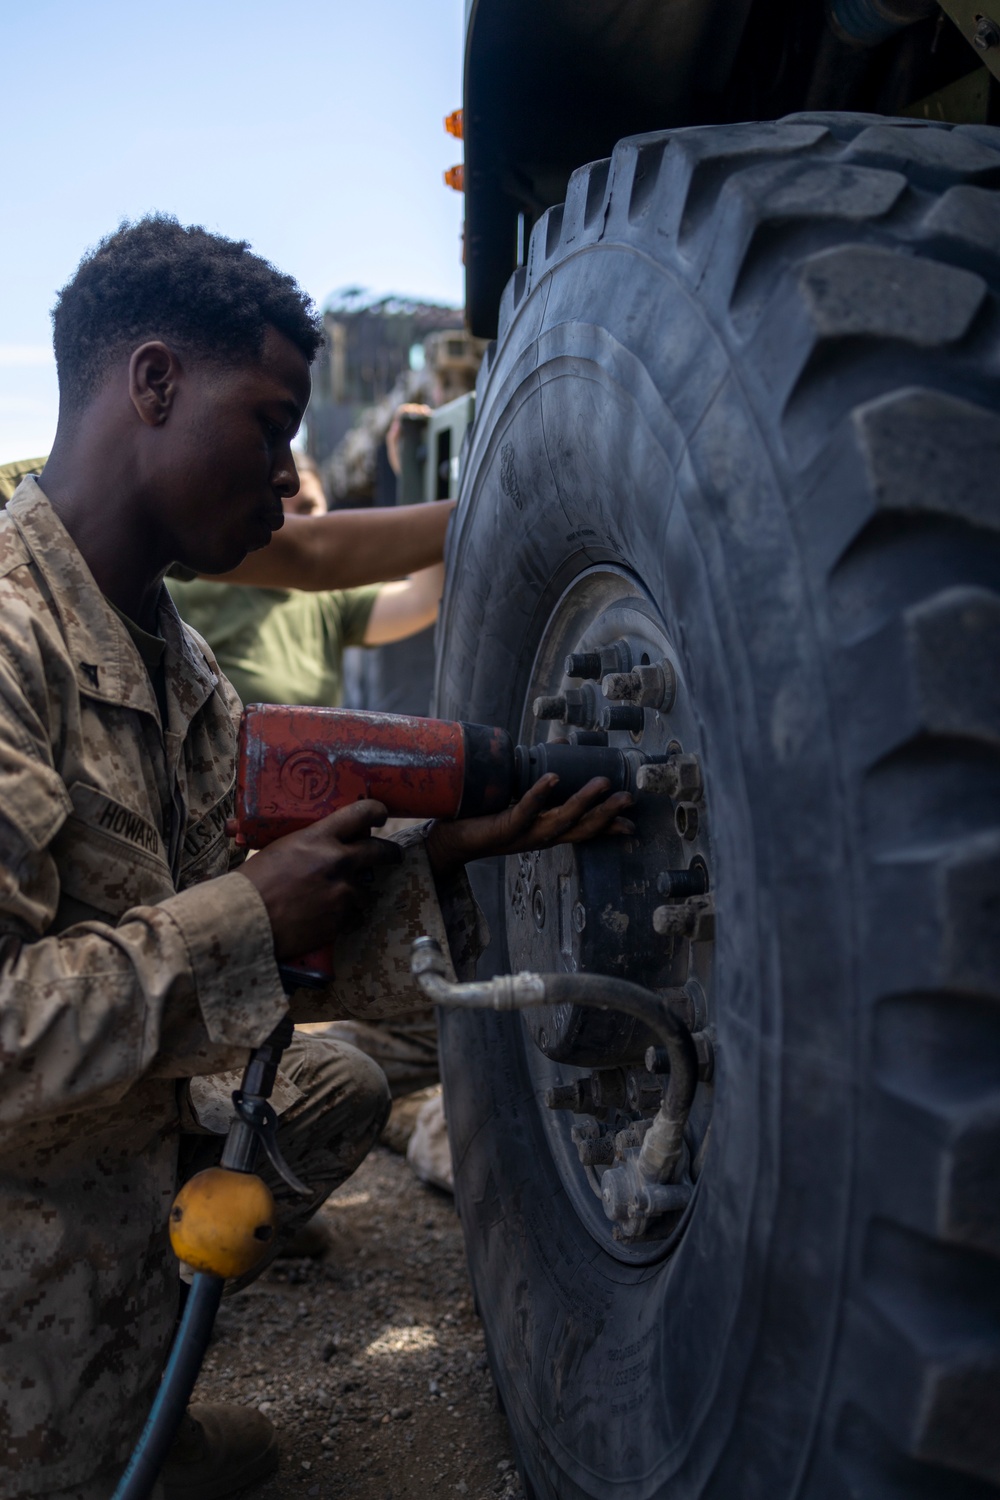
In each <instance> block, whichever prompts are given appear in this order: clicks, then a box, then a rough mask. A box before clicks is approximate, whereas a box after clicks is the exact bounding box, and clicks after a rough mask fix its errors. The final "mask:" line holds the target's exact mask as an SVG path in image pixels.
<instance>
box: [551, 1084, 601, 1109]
mask: <svg viewBox="0 0 1000 1500" xmlns="http://www.w3.org/2000/svg"><path fill="white" fill-rule="evenodd" d="M545 1103H546V1104H547V1105H548V1107H549V1109H569V1110H572V1111H573V1113H574V1114H577V1115H592V1114H593V1113H594V1110H595V1109H597V1108H598V1107H599V1106H598V1105H597V1104H595V1102H594V1095H593V1092H592V1090H591V1087H590V1079H589V1078H575V1079H574V1080H573V1082H572V1083H557V1084H556V1085H555V1087H554V1088H551V1089H549V1090H548V1091H547V1093H546V1095H545Z"/></svg>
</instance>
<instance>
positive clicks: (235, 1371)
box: [195, 1147, 524, 1500]
mask: <svg viewBox="0 0 1000 1500" xmlns="http://www.w3.org/2000/svg"><path fill="white" fill-rule="evenodd" d="M323 1215H324V1219H325V1222H326V1223H327V1224H328V1225H329V1227H330V1230H331V1233H332V1236H333V1244H332V1247H331V1249H330V1250H329V1252H328V1253H327V1254H326V1256H325V1257H324V1258H323V1259H322V1260H318V1261H305V1260H303V1261H280V1262H278V1263H277V1264H276V1265H275V1266H274V1267H273V1268H272V1269H271V1270H270V1271H269V1272H267V1273H266V1275H264V1276H263V1277H261V1279H260V1280H259V1281H258V1282H256V1283H255V1284H254V1285H253V1286H251V1287H249V1288H247V1290H246V1291H244V1292H241V1293H240V1294H239V1295H238V1296H236V1297H233V1298H232V1299H231V1300H228V1301H226V1302H225V1303H224V1304H223V1307H222V1310H221V1311H220V1314H219V1318H218V1323H217V1331H216V1335H215V1337H214V1339H213V1343H212V1346H211V1348H210V1349H209V1353H208V1358H207V1359H206V1361H205V1367H204V1369H203V1371H202V1375H201V1379H200V1381H199V1383H198V1388H197V1391H196V1394H195V1399H196V1400H198V1399H200V1400H203V1401H240V1402H243V1403H245V1404H247V1405H251V1406H257V1407H259V1408H260V1410H262V1411H264V1412H266V1413H267V1415H268V1416H269V1417H270V1418H271V1420H272V1421H273V1422H274V1423H275V1425H276V1427H277V1428H278V1432H279V1435H280V1438H281V1468H280V1469H279V1471H278V1474H277V1475H276V1476H275V1478H274V1479H272V1480H271V1481H269V1483H267V1484H266V1485H262V1486H260V1487H259V1488H258V1489H256V1490H254V1491H252V1494H253V1497H254V1500H301V1497H303V1496H315V1497H318V1500H339V1497H341V1496H351V1497H352V1500H404V1497H406V1500H431V1497H435V1500H437V1497H447V1496H452V1495H463V1496H465V1497H466V1500H524V1492H523V1490H522V1488H521V1485H520V1482H519V1480H518V1477H517V1471H516V1469H515V1467H514V1463H513V1453H512V1451H511V1445H510V1437H509V1434H508V1431H507V1424H506V1422H505V1421H504V1418H503V1416H502V1415H501V1413H500V1411H499V1410H498V1408H497V1400H496V1392H495V1388H494V1385H493V1380H492V1377H491V1375H490V1372H489V1368H488V1365H487V1362H486V1353H485V1349H484V1345H483V1333H482V1327H481V1325H480V1323H479V1321H478V1319H477V1317H476V1315H475V1312H474V1311H473V1306H472V1293H471V1289H470V1287H469V1281H468V1276H467V1274H466V1269H465V1256H464V1250H463V1246H462V1235H461V1230H460V1227H459V1222H458V1218H457V1216H456V1214H455V1207H454V1203H453V1201H452V1199H451V1198H450V1197H449V1196H448V1195H446V1194H444V1193H440V1192H438V1191H437V1190H436V1189H434V1188H428V1187H424V1186H423V1185H422V1184H421V1183H419V1182H418V1181H417V1180H416V1178H415V1177H414V1176H413V1173H412V1172H411V1170H410V1168H409V1167H408V1166H407V1165H406V1163H405V1161H404V1160H403V1159H402V1158H401V1157H399V1156H395V1155H393V1154H392V1153H391V1152H390V1151H388V1150H387V1149H386V1148H385V1147H377V1148H376V1149H375V1150H374V1151H373V1152H372V1153H371V1155H370V1156H369V1157H368V1159H367V1161H365V1162H364V1164H363V1165H362V1167H361V1168H360V1170H359V1171H358V1172H356V1173H355V1175H354V1176H353V1177H352V1178H351V1180H350V1181H349V1182H347V1183H345V1184H344V1186H343V1187H342V1188H341V1189H340V1191H339V1192H338V1193H335V1194H334V1196H333V1197H332V1198H331V1199H330V1201H329V1202H328V1203H327V1205H326V1207H325V1208H324V1210H323Z"/></svg>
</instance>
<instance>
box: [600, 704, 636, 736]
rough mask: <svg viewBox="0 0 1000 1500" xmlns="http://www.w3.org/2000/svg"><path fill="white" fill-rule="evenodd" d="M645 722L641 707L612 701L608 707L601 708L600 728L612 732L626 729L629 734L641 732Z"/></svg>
mask: <svg viewBox="0 0 1000 1500" xmlns="http://www.w3.org/2000/svg"><path fill="white" fill-rule="evenodd" d="M645 724H646V714H645V710H643V709H641V708H632V707H630V706H627V705H625V704H619V703H613V704H612V705H611V707H610V708H604V709H602V710H601V717H600V725H601V728H602V729H608V730H610V731H611V732H612V733H613V732H614V731H616V730H621V729H627V730H628V732H629V733H630V734H641V733H642V731H643V729H644V727H645Z"/></svg>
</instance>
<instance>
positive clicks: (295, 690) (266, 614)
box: [167, 578, 380, 708]
mask: <svg viewBox="0 0 1000 1500" xmlns="http://www.w3.org/2000/svg"><path fill="white" fill-rule="evenodd" d="M167 586H168V588H169V589H170V593H171V595H172V597H173V600H174V603H175V604H176V605H177V612H178V614H179V615H180V617H181V619H182V620H186V621H187V623H188V624H189V625H191V626H193V627H194V629H195V630H197V631H198V633H199V635H203V636H204V637H205V639H206V641H207V642H208V644H209V645H210V646H211V648H212V650H213V651H214V652H215V655H216V659H217V660H218V663H219V666H220V667H221V668H222V670H223V672H224V673H225V674H226V676H227V677H228V678H229V680H230V682H231V683H232V684H233V687H234V688H235V689H236V691H237V692H238V693H239V695H240V697H241V698H242V700H243V702H244V703H307V704H316V705H319V706H320V707H324V708H335V707H336V706H337V704H338V703H339V702H340V700H341V696H342V689H343V679H342V672H341V659H342V656H343V651H344V647H345V646H360V645H362V644H363V642H364V636H365V631H366V629H367V628H368V619H369V616H370V615H371V612H372V606H373V605H374V603H375V599H376V597H377V595H378V591H379V587H380V585H379V584H372V585H371V586H370V587H368V588H363V589H336V590H331V591H330V592H329V593H318V594H309V593H303V592H301V591H299V590H297V589H294V590H284V589H255V588H243V587H241V586H240V585H237V584H229V583H209V582H207V581H206V580H205V579H203V578H196V579H194V580H193V582H191V583H182V582H180V581H179V580H177V579H174V578H171V579H169V580H168V584H167Z"/></svg>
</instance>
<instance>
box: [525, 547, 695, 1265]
mask: <svg viewBox="0 0 1000 1500" xmlns="http://www.w3.org/2000/svg"><path fill="white" fill-rule="evenodd" d="M623 648H624V649H623ZM602 650H603V651H604V652H605V657H606V658H607V657H608V656H609V654H612V653H614V652H617V653H618V654H619V657H620V658H621V659H623V665H624V664H625V663H626V662H628V663H630V665H631V666H632V667H638V666H654V665H656V664H659V663H666V664H667V666H666V667H665V668H664V672H665V674H666V676H667V678H668V679H669V678H670V677H671V676H672V678H673V684H674V691H673V694H672V697H671V696H670V695H669V694H668V695H667V697H665V698H664V700H663V702H662V705H661V707H659V708H655V707H651V706H650V707H646V708H644V709H643V710H642V714H641V724H642V727H641V729H638V730H636V729H630V728H621V729H614V728H610V729H608V730H607V731H606V732H607V736H608V743H610V744H611V745H613V746H618V747H620V748H622V749H626V750H639V751H641V752H643V753H644V754H645V755H647V756H650V757H653V758H658V759H662V758H665V757H666V756H667V755H668V754H677V753H678V752H680V753H682V754H685V755H697V753H698V750H699V748H700V744H699V726H698V721H697V717H696V713H695V706H694V703H693V701H692V696H691V693H690V690H689V686H688V683H687V682H686V680H685V676H684V672H683V667H682V660H681V657H680V655H679V653H678V650H677V646H676V644H675V643H674V642H673V641H672V640H671V639H670V635H669V632H668V629H667V626H666V624H665V623H664V621H663V618H662V615H661V614H660V611H659V610H658V609H657V607H656V605H655V603H654V601H653V599H652V597H651V595H650V593H649V591H648V590H647V589H645V587H644V586H643V584H642V581H641V580H640V579H639V578H638V577H637V576H636V574H634V573H632V572H630V571H629V570H627V569H624V568H619V567H616V566H609V565H607V564H602V565H599V566H596V567H592V568H589V569H586V570H584V571H583V572H581V573H579V574H578V575H577V576H576V577H575V578H574V579H573V580H572V582H570V583H569V585H568V586H567V587H566V588H565V589H564V591H563V593H562V595H561V596H560V598H559V599H558V600H557V602H556V603H555V605H554V607H553V609H552V611H551V613H550V616H549V619H548V621H547V622H546V625H545V627H544V629H543V631H542V633H541V637H540V642H539V646H538V650H537V652H536V655H535V660H534V662H533V665H532V669H531V673H530V677H529V683H528V689H527V692H526V694H525V701H524V705H523V712H522V717H521V722H520V724H519V726H517V728H518V730H519V736H518V737H519V741H520V743H522V744H529V743H537V742H538V741H541V740H545V739H548V738H565V737H566V736H567V734H573V733H577V734H579V733H581V732H582V733H584V734H587V733H593V732H595V731H593V730H590V729H588V728H587V724H588V723H589V722H590V721H591V720H593V719H594V712H593V710H594V709H595V708H596V709H597V711H598V712H600V711H601V710H606V709H607V708H608V707H609V706H613V701H616V700H609V699H608V698H607V697H606V696H605V695H604V693H603V692H602V690H601V683H600V682H599V681H595V680H594V679H593V678H582V677H580V676H579V675H574V676H567V674H566V672H565V670H564V666H565V664H566V658H567V657H568V656H569V655H570V654H572V653H576V654H578V655H587V654H592V653H600V652H601V651H602ZM586 665H587V666H588V667H589V668H591V669H592V666H593V663H592V662H590V663H586ZM605 681H606V679H605ZM588 684H589V686H588ZM584 688H585V689H586V692H585V696H586V698H587V703H586V705H584V706H583V707H582V708H580V706H579V705H573V707H572V708H569V709H567V712H571V713H572V712H574V711H577V714H578V717H579V714H582V715H583V717H584V723H582V724H581V723H577V724H576V725H575V726H571V725H569V724H568V723H567V722H565V720H551V719H550V720H546V719H540V718H539V717H538V716H537V715H536V713H535V711H534V707H533V705H535V704H536V703H537V701H538V700H541V699H551V700H558V699H563V698H565V695H566V693H567V690H568V691H569V693H570V694H571V695H572V694H574V693H580V691H581V690H582V689H584ZM668 700H669V701H668ZM552 706H553V705H552V704H551V703H550V704H547V705H543V708H544V710H545V711H548V712H551V710H552ZM633 718H634V716H633ZM637 824H638V828H637V833H638V837H636V838H627V839H620V840H615V842H614V845H612V846H609V843H608V841H601V846H602V847H598V846H593V845H584V846H570V845H562V846H559V847H558V848H556V849H552V850H547V851H543V852H540V853H537V854H530V855H520V856H514V857H511V858H509V859H508V860H507V861H506V872H505V888H506V898H507V899H506V903H505V921H506V939H507V949H508V953H509V956H510V961H511V964H512V966H513V967H514V968H532V969H543V970H549V971H552V970H564V971H567V972H578V971H580V970H584V971H591V972H597V973H610V974H617V975H621V976H623V977H627V978H630V979H632V980H635V981H636V982H638V983H641V984H645V985H646V986H648V987H649V988H651V989H654V990H658V989H667V988H676V987H677V986H684V988H685V989H686V991H687V994H688V998H689V1002H690V1004H689V1024H691V1026H692V1029H694V1030H697V1031H698V1032H699V1033H700V1036H701V1038H702V1046H703V1047H705V1045H706V1043H708V1044H710V1043H711V1042H712V1040H713V1038H714V1026H713V1003H712V949H713V942H712V940H711V937H710V936H709V935H708V933H709V931H710V929H711V919H710V902H711V897H710V895H709V896H708V897H703V898H702V899H701V901H700V902H699V903H698V905H699V908H700V911H701V914H702V915H701V920H700V926H699V930H698V932H697V933H696V935H694V936H692V935H687V936H681V935H679V934H678V932H677V931H674V932H672V933H666V934H665V933H657V932H656V931H655V930H654V926H653V921H654V911H659V912H661V913H666V916H665V917H660V918H659V919H658V920H659V921H660V924H661V925H664V924H666V925H668V926H669V925H670V924H673V925H674V926H677V925H678V924H679V923H680V922H682V921H684V920H687V915H688V913H689V910H690V908H691V905H692V903H691V902H690V901H688V900H686V899H685V898H684V897H683V896H677V895H674V896H671V895H667V896H664V895H663V894H662V886H663V877H664V876H665V875H666V872H671V876H670V880H671V881H673V883H677V882H676V881H674V879H673V877H674V876H675V875H676V874H677V872H681V873H683V872H694V874H693V875H692V882H693V883H694V884H696V885H699V886H701V887H703V888H707V889H708V890H710V888H711V885H712V862H711V847H710V836H709V818H708V814H707V807H706V801H705V798H704V796H702V795H699V796H697V797H693V796H692V797H688V796H686V795H685V796H682V797H679V798H676V799H671V798H670V797H668V796H666V795H659V796H652V795H646V796H644V797H643V798H642V799H641V804H640V806H639V807H638V808H637ZM695 877H697V878H695ZM658 883H659V884H660V886H661V890H660V891H658ZM668 883H669V882H668ZM681 884H683V881H681ZM573 1009H574V1008H571V1007H568V1006H562V1007H556V1008H551V1009H549V1010H546V1011H545V1012H541V1011H539V1012H536V1013H532V1014H529V1015H528V1016H526V1017H525V1020H524V1027H523V1035H524V1047H525V1055H526V1060H527V1066H528V1072H529V1076H530V1078H531V1082H532V1086H533V1091H534V1096H535V1101H536V1107H537V1109H538V1112H539V1116H540V1119H541V1122H542V1133H543V1136H544V1139H545V1140H546V1142H547V1145H548V1148H549V1150H550V1152H551V1155H552V1159H553V1163H554V1165H555V1168H556V1171H557V1173H558V1175H559V1178H560V1181H561V1183H562V1185H563V1187H564V1189H565V1191H566V1194H567V1197H568V1198H569V1200H570V1202H571V1203H572V1205H573V1208H574V1210H575V1212H576V1213H577V1215H578V1217H579V1218H580V1220H581V1221H582V1222H583V1224H584V1225H585V1227H586V1228H587V1230H588V1232H589V1233H590V1234H591V1236H592V1237H593V1238H594V1239H595V1240H596V1241H597V1243H598V1244H599V1245H600V1246H601V1248H602V1249H604V1250H606V1251H608V1252H609V1253H611V1254H612V1255H614V1256H615V1257H616V1258H617V1259H619V1260H621V1261H623V1262H625V1263H628V1264H633V1265H635V1264H649V1263H652V1262H655V1261H658V1260H661V1259H663V1258H664V1257H665V1256H667V1255H669V1254H670V1253H671V1251H672V1250H673V1249H674V1248H675V1247H676V1245H677V1243H678V1242H679V1239H680V1237H681V1236H682V1235H683V1233H684V1230H685V1228H686V1226H687V1224H688V1222H689V1221H690V1217H691V1215H692V1213H693V1212H695V1204H696V1198H697V1182H698V1178H699V1176H700V1172H701V1168H702V1165H703V1163H704V1158H705V1154H706V1150H707V1147H708V1141H709V1122H710V1119H711V1114H712V1109H713V1104H714V1087H713V1084H712V1082H711V1078H710V1076H706V1077H705V1078H703V1080H702V1082H701V1083H700V1084H699V1088H698V1092H697V1096H696V1099H695V1104H694V1108H693V1110H692V1114H691V1119H690V1123H689V1127H688V1132H687V1137H686V1146H687V1151H686V1157H685V1162H684V1176H683V1180H685V1181H688V1182H690V1183H692V1185H693V1187H694V1189H695V1191H694V1194H693V1196H692V1199H691V1202H690V1203H689V1204H688V1207H687V1209H685V1210H684V1212H683V1213H681V1214H677V1213H674V1214H668V1215H665V1216H663V1218H662V1219H660V1220H656V1221H654V1222H653V1224H651V1225H650V1227H649V1230H648V1231H647V1233H646V1235H645V1236H644V1237H643V1238H641V1239H638V1240H628V1239H625V1238H622V1236H621V1233H620V1231H617V1230H616V1229H615V1226H613V1225H612V1223H611V1222H610V1220H609V1219H608V1217H607V1216H606V1214H605V1212H604V1208H603V1205H602V1202H601V1196H600V1192H601V1177H602V1176H603V1173H604V1171H605V1170H606V1166H607V1165H609V1164H610V1162H605V1161H602V1160H596V1161H595V1160H594V1159H593V1158H594V1157H597V1158H603V1157H606V1156H607V1153H608V1152H609V1151H610V1150H611V1149H612V1148H613V1145H614V1140H615V1137H616V1136H618V1137H619V1144H624V1143H625V1140H626V1138H623V1137H622V1136H621V1135H620V1132H622V1131H626V1132H628V1131H631V1132H633V1133H634V1132H635V1131H636V1130H637V1129H638V1130H639V1131H640V1132H641V1130H642V1128H643V1127H642V1122H643V1121H644V1120H645V1121H648V1120H650V1119H652V1117H653V1115H654V1114H655V1110H656V1108H657V1107H658V1097H657V1098H656V1099H655V1102H654V1096H653V1094H652V1093H651V1092H650V1082H651V1081H650V1077H649V1075H648V1073H647V1072H646V1069H645V1067H644V1064H643V1062H642V1060H641V1059H642V1057H643V1055H644V1053H645V1042H646V1041H648V1040H649V1037H648V1035H645V1037H644V1034H642V1033H641V1030H640V1028H639V1027H638V1025H637V1023H631V1022H622V1020H620V1019H616V1018H613V1017H609V1016H607V1015H605V1013H602V1012H577V1013H576V1014H575V1015H573V1014H572V1011H573ZM602 1063H603V1064H605V1066H601V1064H602ZM706 1073H708V1074H709V1075H710V1068H706ZM595 1078H596V1079H597V1080H598V1083H597V1085H596V1086H597V1087H598V1088H599V1089H603V1090H604V1097H606V1096H607V1095H608V1094H609V1093H610V1094H611V1095H612V1096H615V1095H616V1091H617V1094H618V1095H620V1094H621V1092H622V1090H623V1089H624V1092H625V1098H624V1100H623V1102H621V1103H620V1104H611V1105H609V1106H608V1107H607V1108H606V1109H605V1110H600V1111H597V1112H596V1113H595V1112H594V1111H592V1110H590V1109H584V1110H577V1109H567V1108H558V1109H555V1108H550V1107H549V1106H548V1105H547V1104H546V1097H547V1095H548V1094H549V1092H550V1090H553V1089H556V1088H559V1087H563V1086H565V1085H572V1084H573V1083H574V1082H577V1081H583V1080H587V1079H595ZM605 1080H606V1081H607V1085H606V1086H605ZM640 1090H641V1091H642V1092H640ZM639 1139H641V1134H640V1135H638V1136H637V1137H635V1140H636V1141H638V1140H639Z"/></svg>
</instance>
